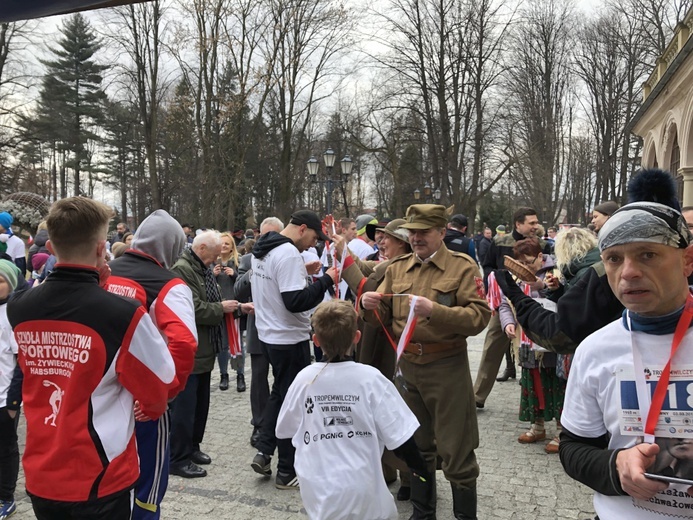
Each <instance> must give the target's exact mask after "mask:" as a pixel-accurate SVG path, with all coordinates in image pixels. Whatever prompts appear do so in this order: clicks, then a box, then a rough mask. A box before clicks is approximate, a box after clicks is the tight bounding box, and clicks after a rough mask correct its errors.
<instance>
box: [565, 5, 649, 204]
mask: <svg viewBox="0 0 693 520" xmlns="http://www.w3.org/2000/svg"><path fill="white" fill-rule="evenodd" d="M578 40H579V42H580V43H579V45H578V46H577V47H576V49H577V50H576V56H575V62H574V63H575V69H576V71H577V74H578V75H579V76H580V78H581V79H582V81H583V82H584V84H585V86H586V88H587V94H588V100H587V102H588V103H589V106H588V108H589V110H588V118H589V121H590V125H591V130H592V133H593V135H594V137H595V144H596V164H595V167H596V186H595V190H596V193H595V195H596V197H597V198H598V199H599V200H609V199H618V198H620V197H621V196H622V194H623V193H624V191H625V185H626V180H627V176H628V174H629V170H630V168H629V165H630V164H632V162H633V161H634V160H635V158H634V157H633V156H632V154H631V136H630V132H629V131H628V130H627V125H628V123H629V121H630V119H631V117H632V116H633V114H634V112H635V111H636V110H637V108H638V106H639V104H640V83H641V81H642V77H643V76H644V74H645V72H646V68H645V67H644V65H643V63H644V60H645V55H646V46H645V41H644V39H643V37H642V34H641V32H640V31H638V30H637V28H636V26H634V25H633V24H632V23H631V21H630V20H628V19H627V18H626V17H625V16H624V15H623V14H622V13H621V12H620V11H619V10H615V9H607V10H606V11H604V12H603V13H602V14H600V15H599V16H597V17H595V18H593V19H591V20H589V21H587V22H586V23H585V24H584V25H583V27H582V28H581V30H580V37H579V39H578Z"/></svg>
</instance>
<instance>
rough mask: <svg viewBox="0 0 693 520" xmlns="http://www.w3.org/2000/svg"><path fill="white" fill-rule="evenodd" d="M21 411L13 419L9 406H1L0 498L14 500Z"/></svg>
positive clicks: (17, 472) (17, 469)
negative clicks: (18, 426)
mask: <svg viewBox="0 0 693 520" xmlns="http://www.w3.org/2000/svg"><path fill="white" fill-rule="evenodd" d="M17 424H19V412H17V415H16V416H15V418H14V419H13V418H12V417H10V415H9V413H8V411H7V408H6V407H4V406H3V407H2V408H0V500H2V501H10V500H14V490H15V488H16V487H17V476H18V475H19V447H18V445H17Z"/></svg>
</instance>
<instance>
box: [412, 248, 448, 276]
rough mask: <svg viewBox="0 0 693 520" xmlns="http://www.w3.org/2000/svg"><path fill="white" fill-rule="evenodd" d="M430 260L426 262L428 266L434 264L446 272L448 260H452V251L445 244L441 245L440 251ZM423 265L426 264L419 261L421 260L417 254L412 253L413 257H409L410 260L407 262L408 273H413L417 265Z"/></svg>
mask: <svg viewBox="0 0 693 520" xmlns="http://www.w3.org/2000/svg"><path fill="white" fill-rule="evenodd" d="M429 258H430V260H429V261H428V262H426V263H427V264H433V265H435V266H436V267H437V268H438V269H440V270H441V271H445V265H446V264H447V262H448V259H449V258H450V250H449V249H448V248H447V247H445V244H440V247H439V248H438V250H437V251H436V252H435V253H433V256H432V257H429ZM423 264H424V262H422V261H421V260H419V258H418V257H417V256H416V253H411V257H409V260H408V262H407V271H411V270H412V269H414V267H416V266H417V265H423Z"/></svg>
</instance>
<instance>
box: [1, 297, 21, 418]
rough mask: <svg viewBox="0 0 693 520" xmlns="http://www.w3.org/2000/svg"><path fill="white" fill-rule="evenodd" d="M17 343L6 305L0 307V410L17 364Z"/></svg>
mask: <svg viewBox="0 0 693 520" xmlns="http://www.w3.org/2000/svg"><path fill="white" fill-rule="evenodd" d="M17 351H18V347H17V342H16V341H15V339H14V334H12V326H11V325H10V322H9V321H8V320H7V304H3V305H0V408H2V407H3V406H7V390H8V389H9V388H10V383H11V382H12V374H13V373H14V367H15V365H16V364H17V362H16V361H15V355H16V354H17Z"/></svg>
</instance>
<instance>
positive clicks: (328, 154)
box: [306, 148, 354, 215]
mask: <svg viewBox="0 0 693 520" xmlns="http://www.w3.org/2000/svg"><path fill="white" fill-rule="evenodd" d="M336 159H337V155H336V154H335V153H334V150H332V148H328V149H327V150H325V153H323V154H322V160H323V161H324V163H325V170H326V176H327V178H326V179H325V180H324V181H320V180H318V169H319V164H318V160H317V159H316V158H315V156H314V155H311V157H310V159H308V162H307V163H306V168H307V169H308V175H309V176H310V180H311V182H312V183H313V184H318V183H324V184H325V190H326V192H327V193H326V195H327V214H328V215H330V214H331V213H332V191H333V190H334V188H335V186H339V185H341V184H342V183H344V184H346V182H347V181H348V180H349V176H350V175H351V170H352V168H353V167H354V161H352V160H351V157H349V155H348V154H347V155H345V156H344V158H343V159H342V160H341V161H339V166H340V169H341V170H342V178H341V179H340V178H335V179H333V178H332V169H333V168H334V163H335V161H336Z"/></svg>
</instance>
